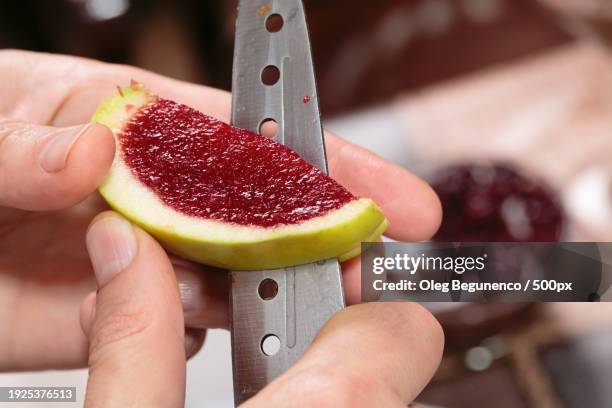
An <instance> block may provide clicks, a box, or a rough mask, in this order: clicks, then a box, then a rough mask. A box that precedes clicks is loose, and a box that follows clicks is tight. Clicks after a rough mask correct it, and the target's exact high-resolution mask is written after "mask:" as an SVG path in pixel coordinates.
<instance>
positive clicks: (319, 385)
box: [244, 302, 444, 407]
mask: <svg viewBox="0 0 612 408" xmlns="http://www.w3.org/2000/svg"><path fill="white" fill-rule="evenodd" d="M443 342H444V340H443V334H442V330H441V328H440V325H439V324H438V323H437V321H436V320H435V319H434V318H433V316H432V315H431V314H429V312H427V311H426V310H425V309H424V308H423V307H421V306H419V305H417V304H413V303H404V302H395V303H369V304H362V305H357V306H352V307H349V308H347V309H345V310H343V311H341V312H339V313H337V314H336V315H335V316H334V317H333V318H332V319H331V320H330V321H329V322H327V323H326V324H325V326H324V327H323V329H321V331H320V332H319V334H318V335H317V336H316V338H315V340H314V341H313V343H312V345H311V347H310V348H309V349H308V350H307V351H306V353H305V354H304V356H302V358H300V359H299V360H298V362H297V363H296V364H295V365H294V366H293V367H291V368H290V369H289V370H288V371H287V372H286V373H285V374H283V375H281V376H280V377H279V378H278V379H276V380H275V381H274V382H272V383H271V384H270V385H269V386H268V387H266V388H264V389H263V390H262V391H261V392H260V393H259V394H257V395H256V396H255V397H253V398H252V399H251V400H249V401H248V402H247V403H246V404H245V405H244V406H245V407H269V406H283V407H292V406H340V407H401V406H406V404H407V403H409V402H411V401H412V400H413V399H414V398H415V397H416V396H417V395H418V394H419V393H420V392H421V390H422V389H423V387H424V386H425V385H426V384H427V382H428V381H429V379H430V378H431V376H432V375H433V374H434V372H435V370H436V368H437V367H438V364H439V362H440V358H441V354H442V348H443ZM347 345H350V347H347Z"/></svg>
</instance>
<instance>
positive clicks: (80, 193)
mask: <svg viewBox="0 0 612 408" xmlns="http://www.w3.org/2000/svg"><path fill="white" fill-rule="evenodd" d="M114 154H115V140H114V138H113V135H112V133H111V132H110V130H108V129H107V128H106V127H104V126H102V125H99V124H87V125H78V126H72V127H66V128H54V127H49V126H36V125H30V124H25V123H19V122H13V121H9V120H0V206H7V207H15V208H20V209H24V210H34V211H35V210H56V209H61V208H66V207H70V206H72V205H73V204H76V203H77V202H79V201H81V200H83V199H84V198H85V197H86V196H87V195H88V194H89V193H91V192H92V191H94V190H95V189H96V188H97V186H98V185H99V184H100V182H101V181H102V180H103V178H104V176H105V175H106V172H107V171H108V169H109V168H110V165H111V163H112V161H113V157H114Z"/></svg>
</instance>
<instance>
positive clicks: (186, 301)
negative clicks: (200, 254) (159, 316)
mask: <svg viewBox="0 0 612 408" xmlns="http://www.w3.org/2000/svg"><path fill="white" fill-rule="evenodd" d="M173 266H174V273H175V274H176V281H177V283H178V287H179V292H180V295H181V303H182V304H183V312H186V313H187V312H193V311H196V310H198V309H199V308H200V307H201V306H202V303H203V299H202V297H203V295H202V281H201V279H200V278H199V277H198V275H197V274H198V273H201V272H199V271H197V270H195V269H194V268H190V267H186V266H185V265H181V264H176V263H174V262H173Z"/></svg>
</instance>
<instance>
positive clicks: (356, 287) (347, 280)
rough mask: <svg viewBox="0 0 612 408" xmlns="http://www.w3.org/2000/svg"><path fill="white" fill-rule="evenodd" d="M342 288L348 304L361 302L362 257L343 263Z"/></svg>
mask: <svg viewBox="0 0 612 408" xmlns="http://www.w3.org/2000/svg"><path fill="white" fill-rule="evenodd" d="M342 288H343V289H344V298H345V299H346V304H347V305H355V304H357V303H360V302H361V257H360V256H356V257H354V258H352V259H349V260H348V261H346V262H343V263H342Z"/></svg>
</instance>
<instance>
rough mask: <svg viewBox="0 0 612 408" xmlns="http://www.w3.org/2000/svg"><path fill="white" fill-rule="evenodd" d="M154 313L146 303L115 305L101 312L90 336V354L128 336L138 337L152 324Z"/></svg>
mask: <svg viewBox="0 0 612 408" xmlns="http://www.w3.org/2000/svg"><path fill="white" fill-rule="evenodd" d="M100 315H101V316H100ZM153 321H154V316H153V314H152V313H151V312H150V311H148V309H147V308H146V307H144V305H125V304H123V305H121V304H119V305H114V306H113V307H108V308H106V310H105V313H99V314H98V316H96V319H95V321H94V325H93V329H92V335H91V337H90V355H95V354H96V353H97V352H99V351H100V350H101V349H103V348H105V347H108V346H109V345H112V344H114V343H117V342H120V341H122V340H125V339H127V338H133V337H137V336H138V335H139V334H141V333H143V332H145V331H146V330H147V329H148V328H149V327H151V326H152V324H153Z"/></svg>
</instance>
